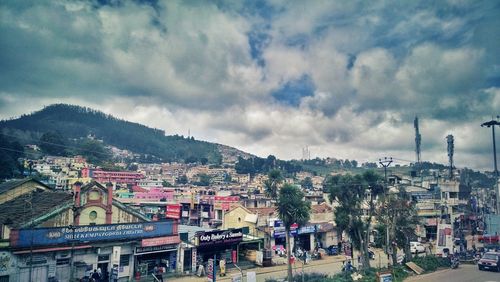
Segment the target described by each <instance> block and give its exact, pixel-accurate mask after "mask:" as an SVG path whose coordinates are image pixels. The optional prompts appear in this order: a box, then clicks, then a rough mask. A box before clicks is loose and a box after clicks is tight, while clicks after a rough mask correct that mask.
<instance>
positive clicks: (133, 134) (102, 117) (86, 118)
mask: <svg viewBox="0 0 500 282" xmlns="http://www.w3.org/2000/svg"><path fill="white" fill-rule="evenodd" d="M0 129H9V130H19V131H23V132H56V131H57V132H59V133H60V134H61V135H62V136H64V137H65V138H68V139H79V138H86V137H87V136H88V135H93V136H95V137H96V138H97V139H100V140H102V141H104V143H106V144H109V145H113V146H116V147H118V148H122V149H127V150H129V151H132V152H134V153H138V154H141V155H152V156H156V158H154V159H155V160H158V159H162V160H168V161H183V160H185V159H186V158H188V157H189V156H196V159H197V160H200V159H201V158H206V159H208V160H209V162H210V163H216V164H219V163H220V162H221V160H222V156H221V154H220V152H219V150H218V147H217V145H216V144H213V143H208V142H202V141H196V140H194V139H193V138H185V137H183V136H179V135H173V136H166V135H165V132H164V131H163V130H160V129H157V128H149V127H146V126H144V125H141V124H138V123H133V122H128V121H125V120H120V119H117V118H115V117H113V116H111V115H107V114H105V113H102V112H99V111H96V110H93V109H90V108H85V107H79V106H74V105H65V104H57V105H51V106H48V107H45V108H44V109H42V110H41V111H37V112H34V113H32V114H29V115H23V116H21V117H20V118H18V119H12V120H4V121H0ZM49 143H50V144H49ZM45 144H46V145H51V144H59V143H58V142H52V141H50V140H48V142H47V143H45ZM53 149H55V148H53ZM49 150H50V148H49ZM55 152H57V151H55Z"/></svg>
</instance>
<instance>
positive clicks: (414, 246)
mask: <svg viewBox="0 0 500 282" xmlns="http://www.w3.org/2000/svg"><path fill="white" fill-rule="evenodd" d="M410 252H412V254H418V253H424V252H425V246H424V245H422V243H420V242H410Z"/></svg>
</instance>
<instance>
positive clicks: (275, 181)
mask: <svg viewBox="0 0 500 282" xmlns="http://www.w3.org/2000/svg"><path fill="white" fill-rule="evenodd" d="M282 182H283V176H282V175H281V171H279V170H277V169H273V170H271V171H270V172H269V173H268V174H267V180H266V181H265V182H264V186H265V194H266V196H268V197H269V198H271V199H273V200H276V198H278V187H279V185H281V183H282Z"/></svg>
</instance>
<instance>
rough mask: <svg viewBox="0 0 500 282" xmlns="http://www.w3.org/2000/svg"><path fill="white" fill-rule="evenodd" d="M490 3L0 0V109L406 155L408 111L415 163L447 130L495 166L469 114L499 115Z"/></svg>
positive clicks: (256, 141) (324, 149) (217, 138)
mask: <svg viewBox="0 0 500 282" xmlns="http://www.w3.org/2000/svg"><path fill="white" fill-rule="evenodd" d="M499 15H500V2H499V1H477V0H471V1H467V0H448V1H444V0H443V1H331V0H326V1H283V0H269V1H262V0H247V1H244V0H242V1H230V0H227V1H224V0H217V1H173V0H168V1H160V0H158V1H154V0H149V1H145V0H144V1H132V0H130V1H117V0H111V1H105V0H99V1H97V0H94V1H74V0H71V1H64V0H54V1H44V0H40V1H24V0H6V1H1V3H0V36H1V40H0V119H6V118H11V117H16V116H19V115H21V114H25V113H30V112H32V111H36V110H40V109H42V108H43V107H44V106H47V105H50V104H53V103H69V104H76V105H81V106H88V107H91V108H95V109H98V110H101V111H104V112H106V113H109V114H112V115H114V116H116V117H119V118H123V119H126V120H129V121H133V122H138V123H141V124H145V125H147V126H150V127H155V128H161V129H164V130H165V131H166V133H167V134H169V135H170V134H179V135H184V136H187V135H188V133H190V134H191V135H192V136H194V137H195V138H196V139H198V140H206V141H210V142H217V143H221V144H225V145H229V146H233V147H236V148H238V149H241V150H244V151H246V152H249V153H252V154H255V155H258V156H261V157H266V156H268V155H270V154H272V155H275V156H277V157H278V158H280V159H300V158H302V148H304V147H306V146H308V148H309V150H310V154H311V157H312V158H314V157H320V158H324V157H335V158H340V159H346V158H347V159H356V160H358V162H367V161H368V162H377V161H378V159H379V158H383V157H393V158H394V159H397V162H396V163H399V164H402V165H405V164H409V163H410V162H413V161H415V158H416V157H415V131H414V127H413V120H414V118H415V116H417V115H418V117H419V120H420V133H421V135H422V159H423V160H426V161H432V162H441V163H447V161H448V156H447V143H446V136H447V135H448V134H452V135H453V136H454V140H455V153H454V160H455V164H456V166H457V167H469V168H474V169H480V170H493V156H492V140H491V130H490V129H487V128H482V127H481V126H480V124H481V123H483V122H485V121H488V120H491V119H492V118H493V117H495V116H497V115H499V114H500V55H499V54H500V52H498V50H499V49H498V48H499V46H500V17H499ZM498 131H500V128H499V129H498V130H497V132H498ZM499 134H500V133H499ZM498 139H499V138H497V141H498ZM497 143H499V146H500V142H497Z"/></svg>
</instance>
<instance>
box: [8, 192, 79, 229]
mask: <svg viewBox="0 0 500 282" xmlns="http://www.w3.org/2000/svg"><path fill="white" fill-rule="evenodd" d="M72 199H73V196H72V195H71V194H70V193H67V192H59V191H33V192H32V193H27V194H24V195H21V196H19V197H17V198H15V199H12V200H10V201H8V202H5V203H3V204H1V205H0V224H5V225H8V226H9V227H12V228H20V227H24V226H29V225H30V223H31V222H32V221H34V220H36V219H37V218H39V217H41V216H45V215H48V214H50V213H51V212H52V211H55V210H58V209H60V208H61V207H63V206H64V207H66V206H68V207H69V206H70V205H71V204H72Z"/></svg>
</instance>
